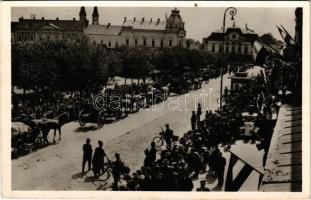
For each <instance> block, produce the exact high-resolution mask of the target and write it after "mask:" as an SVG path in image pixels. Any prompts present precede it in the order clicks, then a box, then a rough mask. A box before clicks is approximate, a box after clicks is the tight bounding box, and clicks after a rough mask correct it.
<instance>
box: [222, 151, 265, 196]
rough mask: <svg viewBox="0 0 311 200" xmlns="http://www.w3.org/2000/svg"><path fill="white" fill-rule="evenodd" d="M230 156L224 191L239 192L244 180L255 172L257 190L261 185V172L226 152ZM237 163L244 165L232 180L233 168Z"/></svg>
mask: <svg viewBox="0 0 311 200" xmlns="http://www.w3.org/2000/svg"><path fill="white" fill-rule="evenodd" d="M228 151H229V152H230V153H231V155H230V161H229V165H228V171H227V177H226V183H225V191H239V189H240V188H241V186H242V185H243V184H244V182H245V181H246V179H247V178H248V177H249V175H250V174H251V173H252V172H253V171H254V170H255V171H257V172H258V173H259V174H260V175H259V182H258V190H259V187H260V184H261V180H262V178H263V172H261V171H259V170H258V169H256V168H255V167H253V166H251V165H250V164H248V163H247V162H245V161H244V160H242V159H240V158H239V157H238V156H236V155H235V154H234V153H232V152H231V151H230V150H228ZM238 161H242V162H243V163H244V166H243V167H242V169H241V170H240V172H239V173H238V174H237V175H236V177H235V178H234V179H233V167H234V166H235V165H236V163H237V162H238Z"/></svg>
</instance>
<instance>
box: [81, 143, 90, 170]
mask: <svg viewBox="0 0 311 200" xmlns="http://www.w3.org/2000/svg"><path fill="white" fill-rule="evenodd" d="M90 142H91V140H90V138H87V139H86V143H85V144H84V145H83V162H82V173H84V167H85V164H86V162H87V163H88V167H89V168H88V169H89V170H88V171H90V170H91V161H92V152H93V149H92V145H91V144H90Z"/></svg>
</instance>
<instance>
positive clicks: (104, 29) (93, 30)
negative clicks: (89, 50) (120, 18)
mask: <svg viewBox="0 0 311 200" xmlns="http://www.w3.org/2000/svg"><path fill="white" fill-rule="evenodd" d="M121 29H122V26H116V25H109V26H108V25H88V27H87V28H86V29H85V30H84V34H86V35H99V34H101V35H120V33H121Z"/></svg>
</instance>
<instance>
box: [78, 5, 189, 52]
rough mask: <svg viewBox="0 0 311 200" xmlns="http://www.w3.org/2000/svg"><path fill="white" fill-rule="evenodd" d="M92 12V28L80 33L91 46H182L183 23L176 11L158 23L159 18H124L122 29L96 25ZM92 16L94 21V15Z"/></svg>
mask: <svg viewBox="0 0 311 200" xmlns="http://www.w3.org/2000/svg"><path fill="white" fill-rule="evenodd" d="M94 12H95V10H94ZM94 12H93V15H92V16H93V20H92V25H89V26H88V27H87V28H86V29H85V30H84V34H85V35H87V36H89V37H90V39H91V40H92V41H93V42H94V43H97V44H101V45H105V46H106V47H108V48H115V47H118V46H129V47H135V46H146V47H155V48H157V47H174V46H178V45H184V43H185V36H186V31H185V29H184V24H185V23H184V21H183V20H182V18H181V16H180V13H179V12H180V11H179V10H178V9H176V8H175V9H173V10H172V13H171V15H170V17H169V18H167V19H165V21H161V20H160V18H158V19H156V20H154V19H152V18H150V19H145V18H142V19H140V20H139V19H136V17H134V18H133V19H132V20H128V19H127V18H126V17H124V20H123V23H122V25H112V24H110V23H108V24H107V25H100V24H99V23H98V21H97V22H94V21H95V19H94ZM96 12H97V10H96ZM97 14H98V13H97ZM95 16H97V17H98V15H95Z"/></svg>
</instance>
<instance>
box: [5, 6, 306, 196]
mask: <svg viewBox="0 0 311 200" xmlns="http://www.w3.org/2000/svg"><path fill="white" fill-rule="evenodd" d="M226 5H227V4H226ZM304 9H305V8H303V7H300V6H292V7H267V6H266V7H239V6H230V5H229V6H222V7H201V6H200V3H198V4H196V3H195V4H194V5H193V6H188V7H181V6H178V4H176V5H175V6H169V7H163V6H162V7H161V6H160V7H148V6H145V7H138V6H137V7H126V6H124V7H113V6H110V7H108V6H100V5H98V6H85V5H84V4H80V3H79V4H78V3H76V4H75V7H69V6H63V7H59V6H58V7H53V5H50V6H40V7H38V6H34V7H30V6H24V7H23V6H14V7H11V19H10V26H11V30H10V31H11V32H10V36H11V44H10V45H11V47H10V53H11V67H10V68H11V84H10V85H11V87H10V88H11V105H10V106H11V108H10V110H11V133H10V142H11V152H10V156H11V157H10V160H9V161H10V162H11V189H12V191H137V192H139V191H184V192H185V191H189V192H191V191H192V192H218V193H220V192H238V191H248V192H302V188H303V187H302V186H303V184H304V183H303V178H302V177H303V175H302V171H303V170H302V166H303V159H302V153H303V151H302V149H303V148H302V147H303V145H302V142H303V140H302V138H303V137H302V135H303V134H302V113H303V109H302V100H303V90H302V87H303V81H302V80H303V75H302V68H303V67H302V65H303V64H302V63H303V60H302V49H303V48H302V41H303V37H302V35H303V20H304V19H303V14H304V11H305V10H304ZM307 37H308V36H307ZM2 103H3V102H2Z"/></svg>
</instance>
